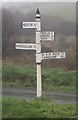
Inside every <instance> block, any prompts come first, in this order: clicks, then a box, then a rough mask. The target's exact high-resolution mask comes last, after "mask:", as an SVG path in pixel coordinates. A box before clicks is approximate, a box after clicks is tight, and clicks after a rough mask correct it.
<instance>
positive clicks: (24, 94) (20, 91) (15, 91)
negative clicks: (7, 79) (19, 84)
mask: <svg viewBox="0 0 78 120" xmlns="http://www.w3.org/2000/svg"><path fill="white" fill-rule="evenodd" d="M2 95H3V96H15V97H20V98H23V99H27V100H28V99H32V98H35V97H36V90H35V89H27V88H2ZM43 95H44V96H47V97H49V98H50V99H51V100H53V101H56V102H58V103H61V104H63V103H66V104H71V103H72V104H76V94H75V93H68V92H54V91H53V92H52V91H43Z"/></svg>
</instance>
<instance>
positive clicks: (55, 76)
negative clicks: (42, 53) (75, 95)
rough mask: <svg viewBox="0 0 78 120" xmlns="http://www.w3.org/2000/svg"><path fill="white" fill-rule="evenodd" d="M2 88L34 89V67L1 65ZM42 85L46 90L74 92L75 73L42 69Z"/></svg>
mask: <svg viewBox="0 0 78 120" xmlns="http://www.w3.org/2000/svg"><path fill="white" fill-rule="evenodd" d="M2 73H3V75H2V79H3V82H2V84H3V86H6V87H8V86H11V87H29V88H31V87H32V88H36V79H37V78H36V67H30V66H15V65H11V64H7V65H3V68H2ZM42 85H43V89H46V90H57V91H58V90H62V91H71V92H73V91H75V90H76V71H66V70H64V69H51V68H43V69H42Z"/></svg>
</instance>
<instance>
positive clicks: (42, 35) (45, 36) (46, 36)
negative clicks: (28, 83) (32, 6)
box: [15, 8, 66, 97]
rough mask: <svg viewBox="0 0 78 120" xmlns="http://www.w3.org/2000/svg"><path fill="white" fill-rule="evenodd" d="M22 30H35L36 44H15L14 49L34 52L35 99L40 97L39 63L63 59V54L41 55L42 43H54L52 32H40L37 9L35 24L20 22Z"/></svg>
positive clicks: (50, 53) (39, 19) (49, 53)
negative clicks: (35, 74)
mask: <svg viewBox="0 0 78 120" xmlns="http://www.w3.org/2000/svg"><path fill="white" fill-rule="evenodd" d="M21 26H22V28H27V29H28V28H35V29H36V44H31V43H16V44H15V48H16V49H24V50H36V64H37V97H41V96H42V82H41V61H42V60H44V59H61V58H65V57H66V55H65V52H48V53H41V42H42V41H54V32H53V31H41V17H40V12H39V9H38V8H37V13H36V17H35V22H22V23H21Z"/></svg>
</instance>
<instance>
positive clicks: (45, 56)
mask: <svg viewBox="0 0 78 120" xmlns="http://www.w3.org/2000/svg"><path fill="white" fill-rule="evenodd" d="M65 57H66V54H65V52H48V53H42V59H60V58H65Z"/></svg>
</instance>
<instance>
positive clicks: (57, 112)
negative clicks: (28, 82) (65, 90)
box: [2, 97, 76, 118]
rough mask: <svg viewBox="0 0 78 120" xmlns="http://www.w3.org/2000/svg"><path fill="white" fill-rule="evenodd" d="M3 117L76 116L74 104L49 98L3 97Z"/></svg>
mask: <svg viewBox="0 0 78 120" xmlns="http://www.w3.org/2000/svg"><path fill="white" fill-rule="evenodd" d="M2 107H3V110H2V116H3V118H75V117H76V106H75V105H74V104H57V103H55V102H53V101H50V100H49V99H48V98H45V97H43V98H35V99H33V100H29V101H26V100H22V99H18V98H12V97H3V103H2Z"/></svg>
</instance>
